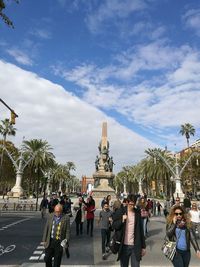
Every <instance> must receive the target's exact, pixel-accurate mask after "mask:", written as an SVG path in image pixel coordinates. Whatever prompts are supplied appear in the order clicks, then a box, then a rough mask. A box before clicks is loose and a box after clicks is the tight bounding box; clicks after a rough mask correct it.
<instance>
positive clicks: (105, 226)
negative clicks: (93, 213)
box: [97, 202, 112, 260]
mask: <svg viewBox="0 0 200 267" xmlns="http://www.w3.org/2000/svg"><path fill="white" fill-rule="evenodd" d="M111 216H112V211H111V210H110V208H109V204H108V202H105V203H104V206H103V210H101V211H100V213H99V219H98V221H97V222H98V224H99V223H101V225H100V227H101V248H102V259H103V260H106V252H108V251H109V247H108V246H109V242H110V224H111V221H112V218H111Z"/></svg>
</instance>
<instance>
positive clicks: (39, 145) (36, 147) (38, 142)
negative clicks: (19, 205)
mask: <svg viewBox="0 0 200 267" xmlns="http://www.w3.org/2000/svg"><path fill="white" fill-rule="evenodd" d="M51 149H52V148H51V147H50V145H49V144H48V142H47V141H44V140H42V139H32V140H30V141H24V143H23V150H24V151H25V155H27V156H28V155H30V154H31V155H32V154H33V153H34V154H35V157H34V158H33V160H32V161H31V163H30V167H31V170H32V172H37V185H36V190H37V194H36V195H37V200H36V210H37V204H38V193H39V192H38V190H39V179H40V176H41V174H42V171H45V170H46V169H48V167H49V166H50V165H52V164H53V161H54V155H53V153H52V152H50V150H51Z"/></svg>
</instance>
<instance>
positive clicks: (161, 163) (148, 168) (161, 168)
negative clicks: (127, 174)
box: [144, 148, 174, 196]
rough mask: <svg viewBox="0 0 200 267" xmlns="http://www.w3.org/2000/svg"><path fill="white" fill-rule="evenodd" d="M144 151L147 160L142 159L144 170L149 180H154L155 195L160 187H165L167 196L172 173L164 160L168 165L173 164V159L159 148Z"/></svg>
mask: <svg viewBox="0 0 200 267" xmlns="http://www.w3.org/2000/svg"><path fill="white" fill-rule="evenodd" d="M145 153H146V154H147V161H144V171H145V173H146V175H148V176H149V177H150V180H151V181H153V180H155V186H156V189H155V190H156V195H160V193H161V190H160V189H161V187H162V188H165V193H166V195H167V196H169V195H170V184H171V181H170V177H171V176H172V173H171V170H170V169H169V167H167V166H166V163H165V161H166V162H168V164H169V165H170V166H174V159H173V158H172V157H171V156H170V155H169V154H168V152H167V151H166V150H162V149H159V148H154V149H148V150H145Z"/></svg>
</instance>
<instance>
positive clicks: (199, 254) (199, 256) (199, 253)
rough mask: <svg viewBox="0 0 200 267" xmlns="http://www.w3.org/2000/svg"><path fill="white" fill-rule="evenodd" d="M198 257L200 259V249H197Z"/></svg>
mask: <svg viewBox="0 0 200 267" xmlns="http://www.w3.org/2000/svg"><path fill="white" fill-rule="evenodd" d="M197 258H199V259H200V251H199V250H197Z"/></svg>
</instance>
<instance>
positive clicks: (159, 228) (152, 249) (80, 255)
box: [0, 210, 200, 267]
mask: <svg viewBox="0 0 200 267" xmlns="http://www.w3.org/2000/svg"><path fill="white" fill-rule="evenodd" d="M99 211H100V210H97V211H96V212H95V213H96V214H95V215H96V218H95V221H96V220H97V218H98V214H99ZM3 214H6V211H3ZM9 214H10V216H15V215H16V214H24V215H25V214H26V215H28V214H29V212H24V211H17V212H9ZM30 214H32V215H33V214H34V216H35V217H38V218H39V217H40V212H30ZM2 216H3V215H2ZM73 218H74V217H73ZM73 218H72V225H71V240H70V258H69V259H67V258H66V256H65V255H63V259H62V265H61V266H62V267H72V266H76V267H79V266H80V267H89V266H91V267H102V266H105V267H107V266H109V267H110V266H112V267H119V266H120V264H119V262H117V261H116V258H117V256H116V255H113V254H111V253H109V254H108V256H107V259H106V260H102V254H101V234H100V229H99V228H98V226H97V224H96V222H95V224H94V236H93V238H91V237H89V236H87V235H86V233H85V231H86V224H84V233H83V235H82V236H78V237H77V236H76V235H75V224H74V223H73ZM165 225H166V223H165V218H164V217H163V216H159V217H158V216H155V217H151V219H150V223H149V227H148V229H149V237H148V238H147V240H146V245H147V253H146V255H145V256H144V257H143V259H142V261H141V267H169V266H170V267H171V266H172V264H171V262H169V261H168V260H167V259H166V258H165V257H164V255H163V254H162V252H161V246H162V243H163V240H164V236H165ZM33 236H34V233H33ZM29 238H31V236H30V237H29ZM40 241H41V240H40V238H38V246H39V245H40ZM35 248H36V247H35ZM35 253H36V251H33V252H32V255H30V256H29V260H27V261H26V262H23V263H22V264H20V265H1V263H0V266H1V267H3V266H5V267H44V266H45V264H44V262H43V259H42V253H44V251H41V257H40V259H41V260H35V261H31V260H30V258H31V256H34V255H36V254H35ZM14 262H15V261H14ZM199 266H200V260H199V259H197V258H196V256H195V254H194V251H193V248H192V259H191V262H190V267H199Z"/></svg>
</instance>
